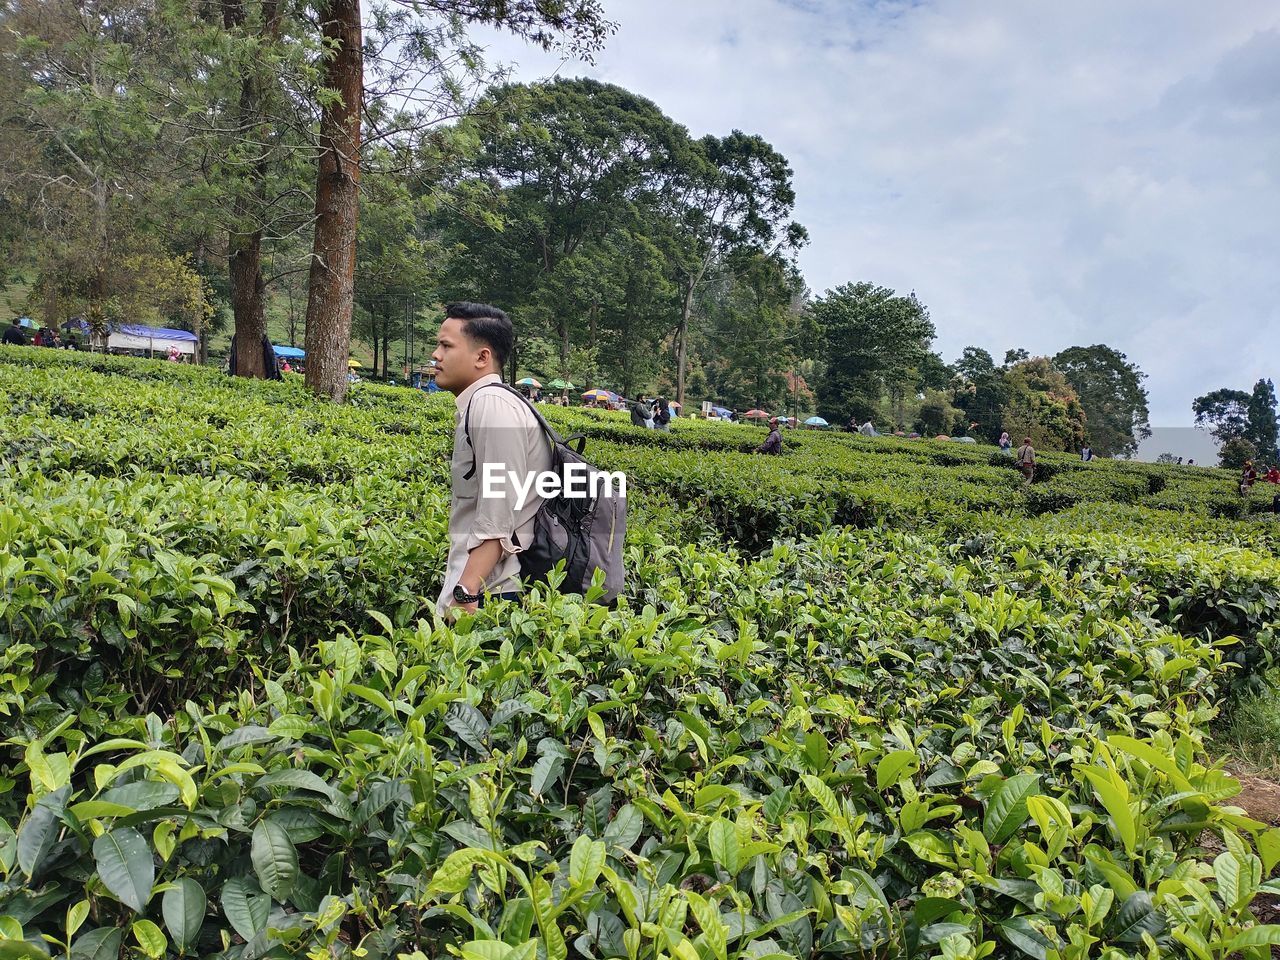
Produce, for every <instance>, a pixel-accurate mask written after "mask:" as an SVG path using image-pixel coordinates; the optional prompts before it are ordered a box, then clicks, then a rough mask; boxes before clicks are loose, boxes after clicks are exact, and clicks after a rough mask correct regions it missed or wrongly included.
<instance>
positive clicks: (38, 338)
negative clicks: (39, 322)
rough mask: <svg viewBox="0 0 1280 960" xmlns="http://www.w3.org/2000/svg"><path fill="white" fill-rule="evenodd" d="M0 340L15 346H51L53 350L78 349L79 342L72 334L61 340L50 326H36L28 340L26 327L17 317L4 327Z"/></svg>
mask: <svg viewBox="0 0 1280 960" xmlns="http://www.w3.org/2000/svg"><path fill="white" fill-rule="evenodd" d="M0 341H3V342H4V343H7V344H9V345H11V346H15V347H26V346H33V347H52V348H53V349H54V350H79V349H80V343H79V341H77V340H76V338H75V337H74V336H69V337H68V338H67V339H66V340H63V339H62V336H61V335H60V334H59V333H58V331H57V330H54V329H53V328H52V327H40V328H38V329H37V330H36V331H35V333H34V334H32V336H31V339H30V340H28V339H27V331H26V328H25V327H23V326H22V323H21V321H20V320H19V319H18V318H17V317H14V318H13V322H12V323H10V324H9V326H8V327H6V328H5V331H4V334H3V336H0Z"/></svg>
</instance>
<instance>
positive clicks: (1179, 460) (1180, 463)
mask: <svg viewBox="0 0 1280 960" xmlns="http://www.w3.org/2000/svg"><path fill="white" fill-rule="evenodd" d="M1178 466H1182V458H1181V457H1179V458H1178Z"/></svg>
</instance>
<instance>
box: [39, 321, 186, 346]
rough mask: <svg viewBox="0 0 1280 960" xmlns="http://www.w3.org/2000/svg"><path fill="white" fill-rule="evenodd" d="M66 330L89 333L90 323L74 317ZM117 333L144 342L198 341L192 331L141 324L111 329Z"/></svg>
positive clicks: (112, 326) (121, 324) (63, 326)
mask: <svg viewBox="0 0 1280 960" xmlns="http://www.w3.org/2000/svg"><path fill="white" fill-rule="evenodd" d="M62 329H64V330H77V329H78V330H80V331H82V332H83V333H88V332H89V323H88V321H87V320H85V319H84V318H82V317H73V318H71V319H70V320H68V321H67V322H66V323H64V324H63V325H62ZM110 329H111V330H112V331H114V332H115V333H123V334H125V335H126V336H130V337H141V338H142V339H143V340H190V341H198V340H199V339H200V338H199V337H197V336H196V335H195V334H194V333H192V332H191V331H190V330H174V329H173V328H171V327H146V326H143V325H142V324H140V323H116V324H112V325H111V328H110Z"/></svg>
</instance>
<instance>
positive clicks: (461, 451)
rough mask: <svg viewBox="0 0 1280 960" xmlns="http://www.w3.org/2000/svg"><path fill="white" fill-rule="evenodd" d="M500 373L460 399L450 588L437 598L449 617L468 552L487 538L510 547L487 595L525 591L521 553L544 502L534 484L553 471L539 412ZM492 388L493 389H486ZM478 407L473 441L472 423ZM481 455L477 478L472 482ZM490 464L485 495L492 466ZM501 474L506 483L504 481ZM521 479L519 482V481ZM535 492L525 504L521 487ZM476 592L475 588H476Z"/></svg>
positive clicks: (448, 574) (485, 589) (448, 572)
mask: <svg viewBox="0 0 1280 960" xmlns="http://www.w3.org/2000/svg"><path fill="white" fill-rule="evenodd" d="M501 382H502V378H501V377H499V376H498V375H497V374H489V375H488V376H486V377H482V378H480V379H479V380H477V381H476V382H475V383H473V384H472V385H471V386H469V387H467V389H466V390H464V391H462V393H460V394H459V395H458V398H457V410H456V412H455V424H456V425H455V427H454V431H453V463H452V470H453V496H452V499H451V501H450V505H449V560H448V564H447V565H446V567H445V576H444V588H443V589H442V590H441V591H440V598H439V599H438V600H437V601H436V609H437V610H438V611H439V612H440V613H441V614H443V613H444V612H445V611H446V610H447V609H448V607H449V604H450V603H451V602H452V600H453V588H454V587H455V586H456V585H457V583H458V579H459V578H460V577H461V576H462V571H463V569H464V568H465V567H466V565H467V555H468V554H469V553H470V552H471V551H472V550H474V549H475V548H476V547H478V546H480V544H482V543H484V542H485V541H486V540H497V541H499V542H500V543H501V544H502V559H501V560H499V561H498V564H497V566H495V567H494V568H493V571H492V572H491V573H490V574H489V576H488V577H486V578H485V581H484V585H483V587H482V588H481V591H480V592H482V593H484V592H487V593H495V594H496V593H511V592H515V591H518V590H520V589H521V587H520V558H519V556H518V554H519V553H520V551H521V550H523V549H524V548H525V547H526V546H528V545H529V543H530V542H531V541H532V539H533V526H534V517H535V516H536V515H537V513H538V507H539V506H540V505H541V504H542V499H541V498H540V497H539V496H538V495H537V493H536V492H535V489H534V486H533V485H531V484H529V481H530V480H532V479H533V477H536V476H537V475H538V474H540V473H542V472H544V471H547V470H550V469H551V442H550V440H549V439H548V438H547V436H546V435H545V434H544V433H543V432H542V428H541V427H540V426H539V425H538V421H537V419H536V418H535V417H534V415H533V413H532V411H530V410H529V408H528V407H527V406H526V405H525V402H524V401H523V400H521V399H520V398H519V397H516V396H512V394H511V393H510V391H508V390H506V389H504V388H501V387H488V386H487V384H491V383H501ZM482 387H485V389H481V388H482ZM468 405H469V406H470V408H471V419H470V424H471V428H470V430H471V443H470V444H468V443H467V436H466V431H465V429H464V426H465V424H466V414H467V407H468ZM473 453H474V463H475V473H474V474H472V475H471V476H470V477H468V476H467V474H468V473H469V472H470V471H471V466H472V462H473V460H472V455H473ZM486 464H489V465H490V466H489V470H488V474H489V477H490V481H489V485H488V491H487V492H489V493H492V494H498V495H496V496H485V495H484V494H485V493H486V487H485V481H486V467H485V465H486ZM499 476H500V477H501V481H499V480H498V479H497V478H498V477H499ZM513 476H514V479H513ZM518 484H519V485H524V488H525V489H526V490H527V496H526V499H525V502H524V503H523V504H522V505H520V506H517V501H518V499H519V496H518V493H517V490H516V487H517V485H518ZM468 587H469V588H472V589H474V587H475V585H474V584H468Z"/></svg>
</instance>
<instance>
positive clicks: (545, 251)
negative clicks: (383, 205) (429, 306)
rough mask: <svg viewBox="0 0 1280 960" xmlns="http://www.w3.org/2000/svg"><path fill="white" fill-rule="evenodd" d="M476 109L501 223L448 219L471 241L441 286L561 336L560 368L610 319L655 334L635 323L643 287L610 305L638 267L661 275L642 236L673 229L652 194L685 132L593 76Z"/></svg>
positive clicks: (565, 370)
mask: <svg viewBox="0 0 1280 960" xmlns="http://www.w3.org/2000/svg"><path fill="white" fill-rule="evenodd" d="M478 113H479V117H478V118H476V119H474V120H473V121H471V122H470V123H469V129H470V131H471V132H472V133H473V135H474V136H475V137H476V138H477V140H478V146H479V149H478V153H477V156H476V159H475V161H474V164H473V165H472V170H473V173H474V175H475V176H476V177H477V178H481V179H492V180H493V181H495V182H496V183H497V184H498V185H499V186H500V188H501V191H502V192H501V199H500V203H499V204H498V207H497V210H496V222H495V221H494V220H483V219H477V218H462V217H455V218H452V219H451V220H449V222H447V223H446V224H445V235H446V237H447V238H448V241H449V242H450V243H453V244H457V245H460V246H462V247H465V248H466V250H467V256H466V257H459V258H456V259H455V260H454V269H452V270H451V271H450V272H449V275H448V277H447V278H446V281H445V293H446V296H448V297H458V298H462V299H475V300H488V301H490V302H493V303H496V304H500V305H501V306H503V307H504V308H505V309H508V310H510V311H511V312H512V314H513V315H514V316H516V317H517V318H518V321H519V325H520V331H521V334H522V336H540V337H544V338H546V339H548V340H552V341H553V342H554V343H555V344H556V345H557V348H558V351H559V368H560V369H559V370H557V371H556V375H560V376H572V377H574V378H577V379H575V382H578V380H582V379H585V378H584V377H583V373H584V372H583V371H573V370H570V369H569V368H570V357H571V355H572V354H573V351H574V349H575V344H577V345H579V346H581V345H582V344H583V341H586V343H585V345H586V348H587V349H594V348H596V347H597V346H600V345H601V344H602V343H603V341H604V340H605V339H613V338H612V337H609V338H606V337H604V335H603V334H604V332H605V330H606V329H608V328H607V326H606V324H623V325H625V326H626V328H627V329H626V331H625V332H626V334H627V337H626V339H625V340H624V343H627V344H630V343H635V342H636V341H637V339H639V340H640V341H641V342H645V343H647V342H648V341H649V340H650V338H649V337H648V336H647V332H646V334H644V335H640V332H639V329H638V327H640V326H647V323H644V322H643V320H642V316H641V315H642V314H645V313H647V307H648V304H647V303H646V305H645V307H644V308H643V309H641V307H640V304H641V301H647V300H648V298H647V297H643V296H641V295H640V293H641V292H640V291H639V290H638V289H636V288H633V289H632V291H631V297H630V301H629V304H628V305H627V307H626V308H624V309H623V310H622V311H621V313H614V314H612V316H610V315H609V314H610V313H611V311H610V309H609V308H610V305H612V304H617V303H619V297H620V296H622V290H623V288H624V287H625V286H626V285H627V277H628V273H629V270H630V269H631V268H633V267H640V268H641V278H642V279H643V280H646V281H649V282H651V281H652V280H653V279H654V276H653V270H652V268H651V266H650V265H651V263H652V255H653V253H654V248H652V247H646V245H645V244H643V243H641V244H639V245H637V241H638V240H641V239H645V240H648V241H649V242H650V243H660V242H662V241H663V240H664V238H668V237H669V236H670V231H669V230H664V228H663V226H662V225H661V224H659V223H656V222H655V218H654V215H653V203H652V194H653V190H654V188H655V184H656V179H657V178H658V177H659V175H660V174H661V172H662V171H663V170H667V169H669V168H670V166H671V164H672V156H673V155H674V153H675V152H676V151H677V150H680V149H684V146H683V144H684V143H685V142H686V141H687V134H686V133H685V132H684V130H683V128H680V127H679V126H677V125H676V124H675V123H673V122H672V121H671V120H670V118H668V117H667V116H665V115H664V114H663V113H662V111H661V110H659V109H658V107H657V106H656V105H655V104H653V103H652V102H651V101H649V100H646V99H645V98H643V97H639V96H636V95H635V94H633V93H630V92H629V91H627V90H624V89H622V88H621V87H616V86H612V85H610V84H604V83H600V82H598V81H595V80H588V79H577V80H556V81H552V82H549V83H540V84H533V85H530V86H523V85H507V86H502V87H498V88H495V89H494V90H493V91H491V92H490V94H489V95H488V97H486V99H485V101H484V103H483V104H482V105H481V108H480V110H479V111H478ZM658 286H659V287H662V286H665V283H660V284H658ZM658 292H659V293H660V292H661V291H660V290H659V291H658ZM621 366H623V367H625V366H627V364H626V363H624V364H622V365H621Z"/></svg>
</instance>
